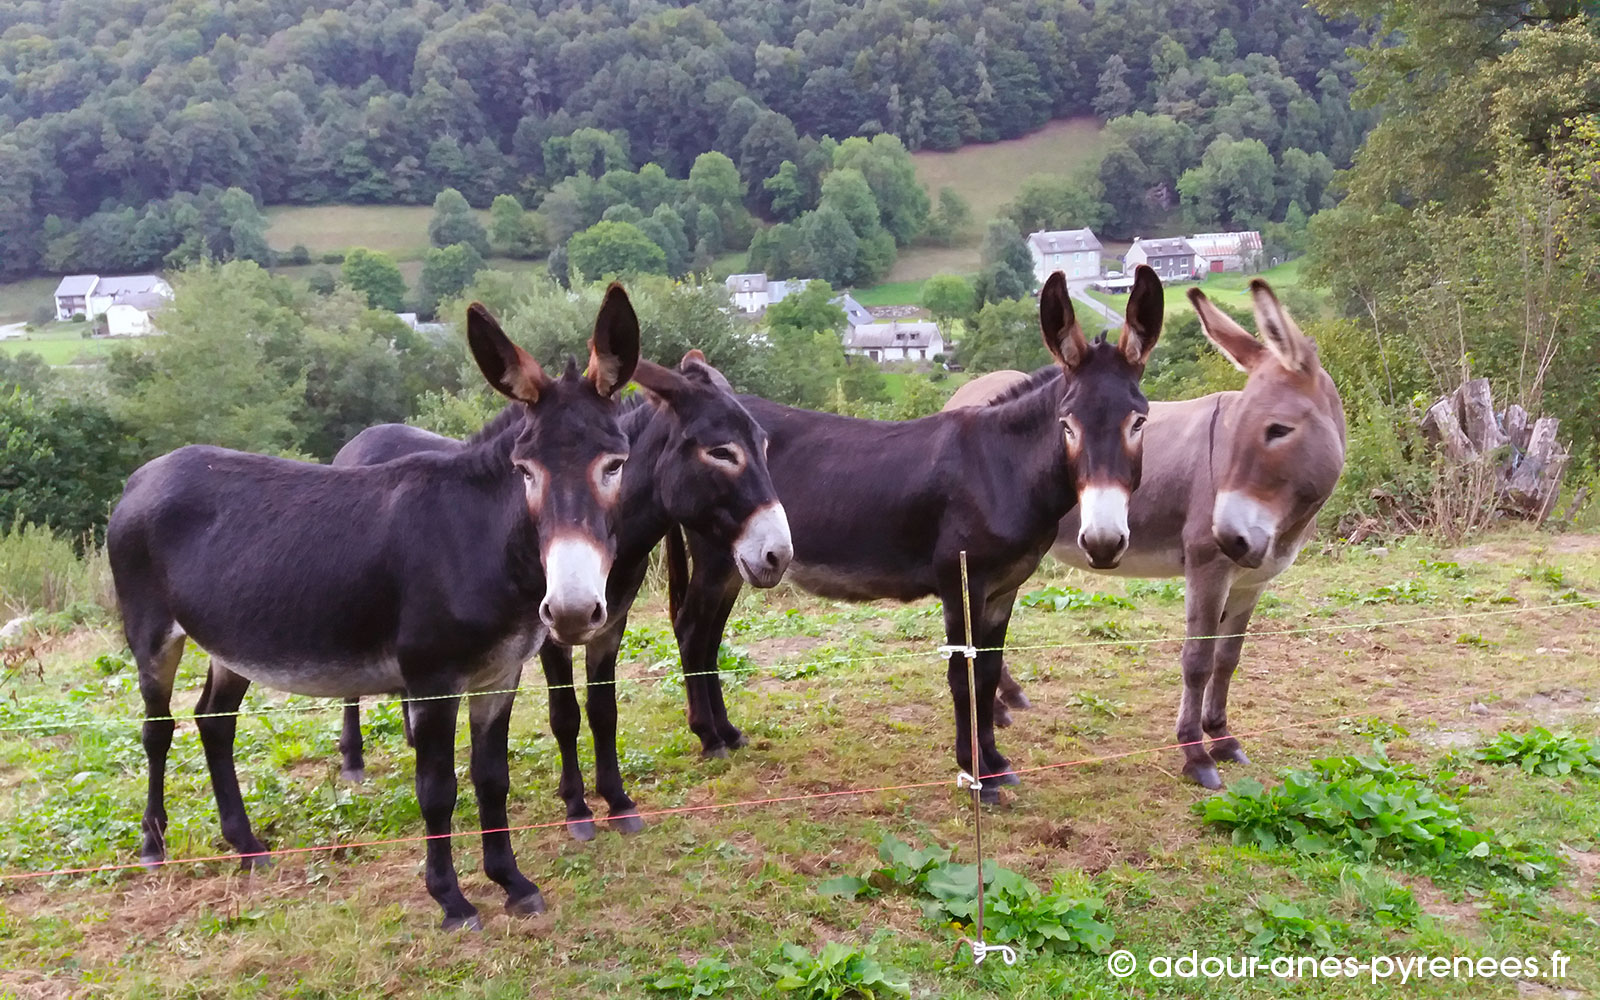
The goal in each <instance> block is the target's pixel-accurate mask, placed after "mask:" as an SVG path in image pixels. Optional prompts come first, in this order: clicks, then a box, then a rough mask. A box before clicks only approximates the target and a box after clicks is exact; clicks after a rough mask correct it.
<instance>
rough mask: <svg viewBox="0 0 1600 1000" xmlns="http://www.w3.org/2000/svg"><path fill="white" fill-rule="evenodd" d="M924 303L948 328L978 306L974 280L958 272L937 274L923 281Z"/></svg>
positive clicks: (942, 324)
mask: <svg viewBox="0 0 1600 1000" xmlns="http://www.w3.org/2000/svg"><path fill="white" fill-rule="evenodd" d="M922 305H923V308H925V309H927V310H928V312H930V313H932V314H933V318H934V319H935V320H936V321H938V322H939V324H940V325H941V326H943V327H944V328H945V329H946V330H948V329H950V326H951V323H952V321H954V320H957V319H966V318H968V317H970V316H971V315H972V311H973V309H974V308H975V307H976V306H977V293H976V292H975V291H974V290H973V287H972V282H970V281H968V280H967V279H966V278H963V277H961V276H960V275H957V274H936V275H934V276H933V277H931V278H929V279H928V280H927V281H925V282H923V283H922Z"/></svg>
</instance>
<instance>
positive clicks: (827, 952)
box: [767, 941, 911, 1000]
mask: <svg viewBox="0 0 1600 1000" xmlns="http://www.w3.org/2000/svg"><path fill="white" fill-rule="evenodd" d="M874 950H875V949H873V948H871V947H867V948H854V947H851V946H849V945H844V944H840V943H839V942H837V941H829V942H828V943H827V944H825V945H823V946H822V951H821V952H820V953H818V954H816V955H813V954H811V953H810V952H809V951H806V950H805V949H804V948H802V947H800V946H799V945H797V944H785V945H784V946H783V947H782V949H780V954H781V960H780V961H777V962H774V963H772V964H771V965H769V966H767V971H769V972H771V973H772V974H773V975H775V976H777V977H778V980H777V982H775V983H773V985H774V986H776V987H777V988H778V989H780V990H787V991H789V992H791V993H793V994H794V995H795V996H796V997H799V998H800V1000H842V998H845V997H860V998H861V1000H877V998H878V997H908V996H910V995H911V986H910V984H909V983H906V982H897V981H895V980H894V979H891V978H890V976H892V975H894V973H893V972H891V971H890V970H888V969H885V968H884V967H883V966H882V965H879V964H878V960H877V959H876V958H874V957H873V953H874Z"/></svg>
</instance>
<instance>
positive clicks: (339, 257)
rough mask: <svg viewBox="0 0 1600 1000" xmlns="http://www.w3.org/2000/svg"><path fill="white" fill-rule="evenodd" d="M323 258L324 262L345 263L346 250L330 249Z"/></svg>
mask: <svg viewBox="0 0 1600 1000" xmlns="http://www.w3.org/2000/svg"><path fill="white" fill-rule="evenodd" d="M321 260H322V262H323V263H324V264H343V263H344V251H342V250H329V251H328V252H327V253H325V254H323V255H322V257H321Z"/></svg>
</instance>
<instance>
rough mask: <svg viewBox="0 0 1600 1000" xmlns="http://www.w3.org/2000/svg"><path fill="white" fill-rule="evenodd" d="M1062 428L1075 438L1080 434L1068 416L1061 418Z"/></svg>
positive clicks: (1070, 436)
mask: <svg viewBox="0 0 1600 1000" xmlns="http://www.w3.org/2000/svg"><path fill="white" fill-rule="evenodd" d="M1061 430H1062V431H1063V432H1065V433H1066V435H1067V437H1069V438H1075V437H1077V436H1078V432H1077V431H1075V430H1073V429H1072V421H1071V420H1069V419H1067V418H1066V417H1062V418H1061Z"/></svg>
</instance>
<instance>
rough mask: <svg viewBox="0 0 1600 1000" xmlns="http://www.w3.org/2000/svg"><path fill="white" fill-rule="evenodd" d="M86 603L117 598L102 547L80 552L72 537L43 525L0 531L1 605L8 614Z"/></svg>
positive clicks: (105, 604)
mask: <svg viewBox="0 0 1600 1000" xmlns="http://www.w3.org/2000/svg"><path fill="white" fill-rule="evenodd" d="M81 604H95V605H99V606H101V607H103V608H106V609H108V610H109V609H110V608H111V607H112V606H113V604H114V600H113V597H112V594H111V569H110V567H109V566H108V565H107V564H106V561H105V556H104V554H103V553H102V552H101V551H99V550H97V549H96V550H91V551H89V552H88V553H87V554H85V555H84V556H83V557H82V558H79V556H78V553H77V552H76V551H75V550H74V549H73V546H72V543H71V542H69V541H67V540H66V539H64V538H61V537H59V536H58V535H56V534H54V533H52V532H51V531H50V529H49V528H45V527H41V526H39V525H22V526H19V527H15V528H12V529H11V530H9V531H7V532H6V533H4V534H0V611H3V612H4V613H5V614H6V615H7V616H8V617H9V616H11V615H21V614H27V613H29V612H59V611H63V610H66V609H68V608H71V607H73V606H75V605H81Z"/></svg>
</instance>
